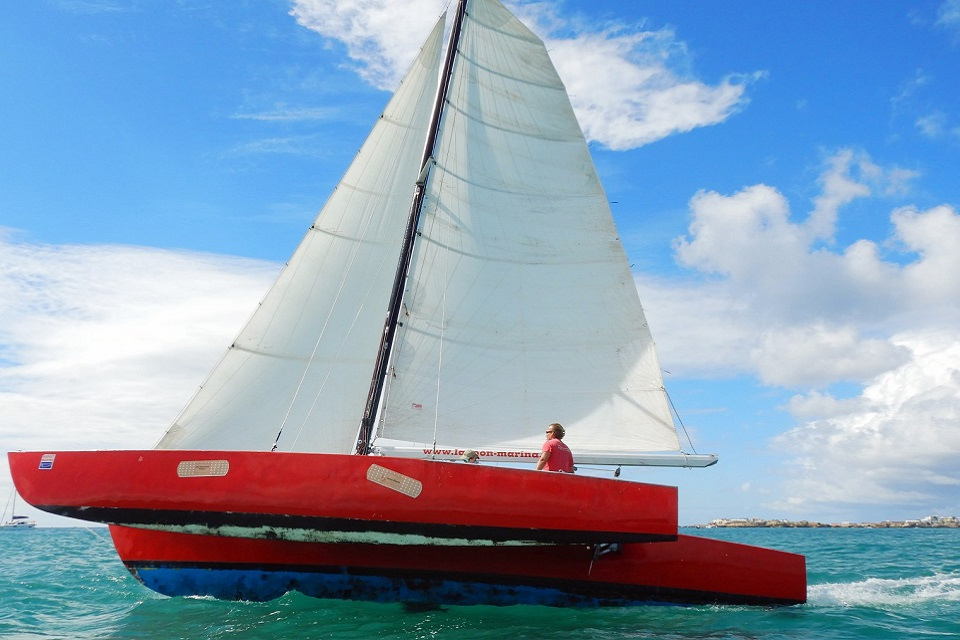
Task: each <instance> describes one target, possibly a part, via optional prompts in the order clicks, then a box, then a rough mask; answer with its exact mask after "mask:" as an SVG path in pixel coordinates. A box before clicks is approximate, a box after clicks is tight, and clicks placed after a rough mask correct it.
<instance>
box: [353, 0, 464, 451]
mask: <svg viewBox="0 0 960 640" xmlns="http://www.w3.org/2000/svg"><path fill="white" fill-rule="evenodd" d="M466 11H467V0H459V4H458V5H457V13H456V16H455V17H454V20H453V28H452V30H451V32H450V41H449V43H448V44H447V54H446V57H445V59H444V63H443V72H442V73H441V76H440V86H439V88H438V89H437V100H436V102H435V103H434V106H433V114H432V115H431V117H430V128H429V130H428V131H427V140H426V144H425V145H424V149H423V158H422V160H421V162H420V175H419V177H418V178H417V183H416V187H415V190H414V193H413V202H412V204H411V206H410V216H409V218H408V220H407V228H406V231H405V232H404V237H403V245H402V247H401V251H400V260H399V262H398V263H397V272H396V275H395V276H394V280H393V288H392V290H391V293H390V303H389V305H388V307H387V317H386V320H385V322H384V324H383V334H382V335H381V337H380V348H379V351H378V353H377V361H376V364H375V365H374V370H373V377H372V379H371V380H370V392H369V393H368V395H367V403H366V405H365V406H364V410H363V418H362V419H361V421H360V433H359V435H358V437H357V447H356V453H357V454H360V455H364V454H367V453H369V451H370V441H371V440H372V438H373V429H374V426H375V424H376V418H377V407H378V406H379V405H380V397H381V396H382V395H383V387H384V384H385V382H386V375H387V365H388V364H389V362H390V352H391V350H392V349H393V337H394V333H395V332H396V327H397V320H398V319H399V317H400V307H401V305H402V303H403V289H404V285H405V284H406V279H407V272H408V271H409V269H410V261H411V260H412V258H413V243H414V240H415V239H416V235H417V228H418V226H419V224H420V212H421V210H422V208H423V198H424V194H425V193H426V183H427V175H428V173H429V163H430V162H431V159H432V157H433V151H434V147H435V145H436V142H437V135H438V133H439V130H440V118H441V116H442V115H443V110H444V105H445V103H446V100H447V93H448V90H449V87H450V78H451V76H452V74H453V62H454V59H455V58H456V53H457V47H458V46H459V44H460V31H461V28H462V26H463V17H464V15H466Z"/></svg>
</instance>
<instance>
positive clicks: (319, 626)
mask: <svg viewBox="0 0 960 640" xmlns="http://www.w3.org/2000/svg"><path fill="white" fill-rule="evenodd" d="M688 533H692V534H694V535H704V536H711V537H717V538H723V539H726V540H732V541H736V542H744V543H747V544H755V545H760V546H768V547H775V548H778V549H784V550H788V551H794V552H798V553H803V554H805V555H806V556H807V569H808V575H809V582H810V587H809V600H810V601H809V603H808V604H806V605H803V606H797V607H783V608H750V607H689V608H681V607H633V608H612V609H575V610H570V609H553V608H548V607H530V606H516V607H446V608H444V609H442V610H436V611H421V612H409V611H405V610H404V608H403V607H402V606H401V605H384V604H368V603H352V602H337V601H324V600H315V599H311V598H307V597H304V596H301V595H299V594H287V595H285V596H284V597H282V598H280V599H278V600H274V601H272V602H266V603H247V602H222V601H217V600H211V599H205V598H166V597H163V596H160V595H157V594H155V593H153V592H151V591H148V590H147V589H146V588H144V587H143V586H141V585H140V584H139V583H138V582H137V581H136V580H134V579H133V578H132V577H131V576H130V575H129V574H128V573H127V571H126V569H124V567H123V565H122V564H121V563H120V561H119V560H118V559H117V556H116V554H115V552H114V551H113V546H112V545H111V543H110V541H109V537H108V535H107V532H106V530H105V529H84V528H77V529H35V530H33V531H21V532H0V549H2V552H0V638H3V639H8V638H10V639H14V638H16V639H20V638H23V639H27V638H71V639H73V638H189V639H197V638H240V639H244V638H264V639H266V638H269V639H271V640H273V639H274V638H284V639H288V638H364V639H366V638H424V639H433V638H438V639H444V638H481V639H500V638H509V639H510V640H519V639H522V638H582V639H584V640H587V639H591V640H592V639H601V640H606V639H614V638H669V639H684V638H718V639H719V638H731V639H733V638H735V639H740V638H743V639H748V638H749V639H754V638H791V639H803V640H808V639H809V640H813V639H817V640H820V639H846V638H881V639H885V638H891V639H892V638H897V639H900V638H960V530H958V529H906V530H883V529H711V530H700V531H688Z"/></svg>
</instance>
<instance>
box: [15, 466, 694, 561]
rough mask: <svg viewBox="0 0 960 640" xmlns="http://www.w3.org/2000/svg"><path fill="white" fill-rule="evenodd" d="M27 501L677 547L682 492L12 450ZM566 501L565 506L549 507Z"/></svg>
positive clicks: (263, 532)
mask: <svg viewBox="0 0 960 640" xmlns="http://www.w3.org/2000/svg"><path fill="white" fill-rule="evenodd" d="M9 459H10V469H11V473H12V474H13V477H14V482H15V483H16V485H17V489H18V490H19V492H20V495H21V496H23V498H24V499H25V500H26V501H27V502H29V503H30V504H32V505H34V506H36V507H38V508H40V509H43V510H45V511H49V512H52V513H57V514H60V515H65V516H70V517H75V518H80V519H84V520H92V521H96V522H105V523H108V524H119V525H126V526H136V527H141V528H144V527H145V528H153V529H162V530H167V531H178V532H186V533H196V534H211V535H221V536H231V537H252V538H269V539H283V540H293V541H301V542H332V543H389V544H417V545H419V544H442V545H450V544H453V545H476V544H501V543H506V544H511V543H512V544H536V543H548V544H554V543H597V542H627V541H651V540H672V539H674V538H675V537H676V535H677V493H676V488H674V487H663V486H659V485H650V484H639V483H633V482H625V481H619V480H614V479H604V478H591V477H585V476H576V475H571V474H557V473H536V472H533V471H530V470H520V469H508V468H499V467H491V466H485V465H468V464H464V463H453V462H435V461H429V460H418V459H409V458H388V457H375V456H352V455H329V454H303V453H265V452H242V451H241V452H238V451H179V450H147V451H72V452H71V451H67V452H56V453H53V452H47V453H45V452H22V453H10V454H9ZM558 494H559V495H562V496H563V499H562V500H555V499H552V498H551V496H555V495H558Z"/></svg>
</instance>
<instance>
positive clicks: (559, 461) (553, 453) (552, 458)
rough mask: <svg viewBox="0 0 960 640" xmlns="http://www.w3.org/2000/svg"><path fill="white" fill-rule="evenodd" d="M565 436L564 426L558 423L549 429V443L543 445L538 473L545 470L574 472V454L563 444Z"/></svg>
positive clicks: (538, 462)
mask: <svg viewBox="0 0 960 640" xmlns="http://www.w3.org/2000/svg"><path fill="white" fill-rule="evenodd" d="M564 435H565V432H564V430H563V426H561V425H560V424H558V423H556V422H554V423H553V424H551V425H550V426H549V427H547V441H546V442H544V443H543V453H541V454H540V459H539V460H537V471H540V470H541V469H545V470H547V471H562V472H564V473H573V472H574V466H573V453H572V452H571V451H570V448H569V447H568V446H567V445H565V444H563V442H562V440H563V436H564Z"/></svg>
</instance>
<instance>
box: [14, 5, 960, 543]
mask: <svg viewBox="0 0 960 640" xmlns="http://www.w3.org/2000/svg"><path fill="white" fill-rule="evenodd" d="M444 6H445V3H444V2H443V1H442V0H296V1H289V2H288V1H280V0H269V1H266V2H264V1H253V0H251V1H248V2H243V1H236V2H209V1H208V0H180V1H178V2H175V3H174V2H167V1H166V0H76V1H71V0H37V1H35V2H16V3H12V4H10V5H9V6H7V7H5V10H4V18H3V20H2V21H0V86H2V87H3V90H2V92H0V123H2V125H0V449H2V450H3V451H9V450H21V449H24V450H27V449H30V450H32V449H47V450H57V449H111V448H149V447H152V446H153V445H154V444H156V442H157V440H158V439H159V438H160V436H161V435H162V434H163V432H164V431H165V429H166V427H167V426H168V425H169V424H170V423H171V422H172V420H173V419H174V418H175V417H176V414H177V413H178V412H179V410H180V409H181V408H182V407H183V405H184V404H185V403H186V402H187V400H188V399H189V398H190V396H191V395H192V394H193V392H194V391H195V390H196V388H197V387H198V385H199V384H200V382H202V380H203V378H204V377H205V375H206V373H207V372H208V371H209V370H210V368H211V367H212V366H213V364H214V363H215V362H216V360H217V359H218V358H219V357H220V355H221V354H222V353H223V351H224V349H225V348H226V347H227V346H228V345H229V344H230V342H231V341H232V339H233V337H234V335H235V334H236V333H237V331H239V329H240V327H241V326H242V324H243V322H244V321H245V320H246V319H247V317H248V316H249V314H250V313H251V312H252V310H253V308H254V307H255V306H256V304H257V302H258V301H259V299H260V298H261V297H262V295H263V294H264V292H265V291H266V289H267V288H268V287H269V285H270V283H271V282H272V280H273V278H274V277H275V276H276V274H277V273H278V271H279V269H280V268H281V267H282V265H283V263H284V261H285V260H286V259H287V258H288V257H289V255H290V254H291V253H292V251H293V249H294V248H295V247H296V245H297V243H298V242H299V240H300V239H301V237H302V236H303V234H304V233H305V231H306V229H307V228H308V227H309V225H310V223H311V222H312V220H313V218H314V217H315V215H316V212H317V211H318V210H319V209H320V207H321V206H322V205H323V203H324V201H325V200H326V198H327V196H328V195H329V193H330V191H331V190H332V188H333V187H334V185H335V184H336V182H337V180H338V179H339V177H340V175H341V174H342V172H343V171H344V170H345V169H346V167H347V165H348V163H349V162H350V160H351V159H352V157H353V155H354V153H355V152H356V150H357V149H358V148H359V146H360V144H361V143H362V141H363V139H364V138H365V136H366V134H367V132H368V131H369V129H370V127H371V126H372V125H373V123H374V121H375V120H376V118H377V116H378V115H379V113H380V111H381V110H382V108H383V106H384V105H385V104H386V101H387V100H388V98H389V95H390V91H391V90H392V89H393V88H395V85H396V83H397V81H398V80H399V77H400V76H401V75H402V73H403V71H404V70H405V69H406V67H407V65H408V64H409V63H410V61H411V60H412V58H413V56H414V55H415V53H416V51H417V49H418V48H419V45H420V44H421V42H422V40H423V39H424V38H425V37H426V35H427V32H428V31H429V29H430V27H431V26H432V23H433V21H434V20H435V19H436V17H437V16H439V15H440V13H441V12H442V10H443V9H444ZM510 6H511V7H513V8H514V10H515V11H516V12H517V13H518V15H520V16H521V17H522V18H523V19H524V21H525V22H526V23H527V24H528V25H529V26H531V28H533V29H534V30H535V31H536V32H537V33H538V34H539V35H540V36H541V37H542V38H543V39H544V40H545V41H546V42H547V44H548V47H549V49H550V52H551V56H552V57H553V59H554V62H555V64H556V66H557V68H558V70H559V73H560V75H561V77H562V79H563V80H564V83H565V84H566V86H567V89H568V92H569V93H570V95H571V101H572V103H573V105H574V108H575V110H576V112H577V115H578V118H579V120H580V123H581V126H582V128H583V130H584V133H585V134H586V136H587V139H588V141H589V143H590V146H591V150H592V152H593V155H594V161H595V164H596V166H597V169H598V171H599V173H600V177H601V180H602V181H603V183H604V186H605V188H606V190H607V195H608V197H609V199H610V201H611V207H612V210H613V214H614V217H615V220H616V223H617V225H618V228H619V230H620V233H621V237H622V240H623V242H624V246H625V248H626V251H627V254H628V257H629V259H630V262H631V263H632V269H633V273H634V276H635V279H636V283H637V288H638V290H639V293H640V296H641V300H642V302H643V304H644V308H645V311H646V313H647V317H648V320H649V323H650V326H651V329H652V331H653V334H654V338H655V340H656V342H657V347H658V353H659V355H660V359H661V365H662V367H663V369H664V379H665V382H666V386H667V389H668V392H669V394H670V398H671V401H672V403H673V404H674V406H675V407H676V409H677V411H678V414H679V419H680V423H681V429H680V435H681V441H682V442H683V443H684V446H685V448H686V449H687V450H691V448H692V449H693V450H696V451H697V452H700V453H716V454H718V455H719V457H720V462H719V463H718V464H717V465H715V466H714V467H711V468H708V469H697V470H687V469H676V470H672V469H664V470H651V469H643V470H631V472H630V474H631V475H630V477H631V479H639V480H644V481H651V482H663V483H668V484H675V485H676V486H678V487H679V489H680V496H679V501H680V522H681V524H697V523H705V522H708V521H710V520H712V519H715V518H735V517H761V518H784V519H791V520H799V519H810V520H819V521H824V522H842V521H878V520H885V519H908V518H917V517H923V516H926V515H932V514H939V515H960V471H958V467H957V465H956V461H957V460H958V459H960V211H958V209H960V0H902V1H900V2H882V3H881V2H861V1H856V0H839V1H838V0H831V1H829V2H827V1H825V0H809V1H806V2H793V1H790V2H788V1H785V0H773V1H770V0H731V1H729V2H723V3H714V4H710V3H707V4H704V3H702V2H695V1H693V0H637V1H636V2H622V1H621V0H616V1H606V0H589V1H587V0H565V1H561V0H550V1H542V2H536V3H534V2H522V3H518V4H511V5H510ZM538 428H539V427H538ZM688 438H689V441H691V442H692V444H690V443H688ZM0 471H2V472H0V496H2V498H0V499H3V500H6V496H8V495H10V493H11V490H12V483H11V481H10V478H9V474H8V472H7V469H6V460H5V459H4V460H3V462H2V463H0ZM19 511H21V512H24V513H27V514H29V515H31V516H33V517H36V518H37V519H38V521H39V522H40V523H41V524H64V523H70V522H74V521H66V520H64V519H61V518H58V517H55V516H49V515H46V514H42V513H40V512H37V511H36V510H33V509H31V508H29V507H25V508H22V509H20V510H19Z"/></svg>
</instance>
